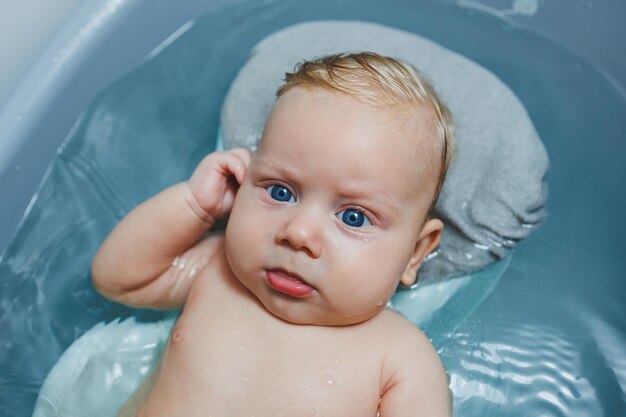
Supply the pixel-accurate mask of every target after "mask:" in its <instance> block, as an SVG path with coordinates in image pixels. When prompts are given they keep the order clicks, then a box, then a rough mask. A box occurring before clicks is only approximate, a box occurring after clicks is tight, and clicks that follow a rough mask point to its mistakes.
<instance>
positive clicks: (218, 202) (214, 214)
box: [187, 148, 252, 222]
mask: <svg viewBox="0 0 626 417" xmlns="http://www.w3.org/2000/svg"><path fill="white" fill-rule="evenodd" d="M251 158H252V154H251V153H250V151H249V150H248V149H246V148H234V149H231V150H229V151H225V152H213V153H211V154H209V155H207V156H206V157H205V158H204V159H203V160H202V161H200V163H199V164H198V166H197V167H196V170H195V171H194V173H193V174H192V175H191V178H189V180H188V181H187V184H188V186H189V190H190V191H191V195H192V196H193V200H194V201H192V202H191V204H192V208H193V209H194V211H196V214H198V215H199V216H200V217H201V218H203V219H205V220H207V221H208V222H215V221H216V220H218V219H221V218H223V217H225V216H226V215H228V214H229V213H230V211H231V210H232V208H233V202H234V201H235V194H237V190H238V189H239V185H240V184H241V183H242V181H243V178H244V176H245V175H246V172H247V170H248V165H249V164H250V159H251Z"/></svg>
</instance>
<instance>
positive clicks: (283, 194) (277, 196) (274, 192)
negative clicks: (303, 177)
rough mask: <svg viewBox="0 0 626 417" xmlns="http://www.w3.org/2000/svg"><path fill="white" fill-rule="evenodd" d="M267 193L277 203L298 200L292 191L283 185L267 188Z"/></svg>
mask: <svg viewBox="0 0 626 417" xmlns="http://www.w3.org/2000/svg"><path fill="white" fill-rule="evenodd" d="M267 192H268V193H269V194H270V196H271V197H272V198H273V199H274V200H276V201H286V202H292V203H295V202H296V198H295V197H294V196H293V195H292V194H291V191H289V190H288V189H287V188H286V187H283V186H282V185H278V184H274V185H270V186H269V187H267ZM292 200H293V201H292Z"/></svg>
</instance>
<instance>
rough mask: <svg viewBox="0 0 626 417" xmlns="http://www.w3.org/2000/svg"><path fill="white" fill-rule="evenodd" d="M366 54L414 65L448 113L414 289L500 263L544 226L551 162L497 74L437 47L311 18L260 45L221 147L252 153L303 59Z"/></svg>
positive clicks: (233, 98)
mask: <svg viewBox="0 0 626 417" xmlns="http://www.w3.org/2000/svg"><path fill="white" fill-rule="evenodd" d="M351 51H352V52H355V51H372V52H376V53H379V54H381V55H387V56H391V57H394V58H398V59H401V60H403V61H405V62H408V63H410V64H412V65H413V66H415V67H416V68H418V69H419V70H420V71H421V72H422V73H423V74H425V76H426V77H427V78H428V80H429V81H430V82H431V83H432V84H433V86H434V88H435V90H436V91H437V92H438V94H439V96H440V97H441V99H442V100H443V101H444V102H445V103H446V105H447V106H448V107H449V108H450V110H451V112H452V115H453V117H454V120H455V125H456V138H457V148H456V158H455V159H454V161H453V163H452V165H451V166H450V169H449V172H448V176H447V178H446V181H445V183H444V186H443V189H442V192H441V196H440V198H439V201H438V202H437V206H436V208H435V210H436V212H435V215H436V216H437V217H439V218H441V219H442V220H443V221H444V223H445V228H444V233H443V236H442V239H441V243H440V245H439V248H438V250H437V251H436V252H435V253H434V254H433V255H432V256H430V257H429V258H428V259H427V261H426V262H425V263H424V265H423V266H422V268H421V271H420V273H419V282H432V281H435V280H437V281H438V280H441V279H446V278H449V277H452V276H458V275H463V274H466V273H469V272H472V271H475V270H477V269H479V268H482V267H484V266H486V265H488V264H490V263H492V262H494V261H496V260H499V259H501V258H503V257H504V256H505V255H506V254H507V253H508V252H509V251H510V250H511V249H512V248H513V247H514V246H515V245H516V244H517V243H518V242H519V241H520V240H522V239H524V238H525V237H527V236H528V235H529V234H530V233H531V232H532V231H533V230H534V229H535V228H537V227H538V226H539V225H540V224H541V223H542V222H543V220H544V219H545V217H546V212H545V208H544V205H545V202H546V198H547V185H546V183H545V182H544V176H545V174H546V171H547V169H548V157H547V154H546V151H545V149H544V147H543V144H542V143H541V141H540V139H539V137H538V136H537V132H536V131H535V129H534V127H533V124H532V122H531V121H530V119H529V117H528V114H527V113H526V110H525V109H524V107H523V106H522V104H521V103H520V101H519V100H518V99H517V97H516V96H515V95H514V94H513V93H512V92H511V90H510V89H509V88H508V87H507V86H506V85H504V84H503V83H502V82H501V81H500V80H499V79H498V78H497V77H496V76H495V75H494V74H492V73H491V72H489V71H487V70H486V69H485V68H483V67H481V66H479V65H478V64H476V63H475V62H472V61H470V60H469V59H467V58H464V57H463V56H461V55H459V54H457V53H455V52H452V51H450V50H448V49H445V48H443V47H441V46H440V45H438V44H436V43H434V42H432V41H429V40H427V39H425V38H422V37H420V36H417V35H414V34H412V33H409V32H404V31H401V30H397V29H392V28H389V27H385V26H381V25H378V24H373V23H365V22H352V21H317V22H308V23H303V24H299V25H295V26H291V27H288V28H286V29H283V30H281V31H279V32H276V33H274V34H272V35H270V36H268V37H267V38H265V39H263V40H262V41H261V42H259V44H257V45H256V46H255V48H254V50H253V51H252V55H251V57H250V60H249V61H248V62H247V63H246V65H244V67H243V68H242V69H241V71H240V72H239V74H238V75H237V77H236V79H235V81H234V82H233V84H232V86H231V88H230V91H229V92H228V95H227V97H226V100H225V102H224V106H223V108H222V114H221V124H222V133H223V141H224V146H225V147H226V148H231V147H236V146H247V147H249V148H252V149H254V148H255V146H256V143H257V142H258V141H259V139H260V137H261V132H262V130H263V126H264V122H265V119H266V118H267V116H268V114H269V112H270V110H271V108H272V105H273V103H274V101H275V92H276V88H277V87H278V86H279V85H280V84H281V83H282V79H283V78H284V75H285V72H287V71H292V70H293V68H294V66H295V64H296V63H298V62H300V61H302V60H303V59H312V58H315V57H320V56H322V55H327V54H331V53H338V52H351Z"/></svg>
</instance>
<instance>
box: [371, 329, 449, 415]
mask: <svg viewBox="0 0 626 417" xmlns="http://www.w3.org/2000/svg"><path fill="white" fill-rule="evenodd" d="M402 327H404V329H403V330H402V331H401V332H400V333H399V334H398V337H396V338H394V341H393V347H392V348H391V349H390V352H389V353H388V355H387V357H386V358H385V362H384V365H383V373H382V375H383V378H384V379H383V380H384V381H385V384H384V386H383V393H382V396H381V402H380V417H452V414H453V412H452V396H451V394H450V390H449V389H448V377H447V375H446V372H445V369H444V367H443V364H442V363H441V359H439V355H438V354H437V351H436V350H435V348H434V347H433V345H432V344H431V343H430V341H429V340H428V338H427V337H426V336H425V335H424V334H423V333H422V332H421V331H420V330H419V329H417V328H416V327H414V326H413V325H411V324H410V323H408V322H406V323H405V324H403V326H402Z"/></svg>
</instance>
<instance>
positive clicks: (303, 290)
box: [265, 268, 315, 298]
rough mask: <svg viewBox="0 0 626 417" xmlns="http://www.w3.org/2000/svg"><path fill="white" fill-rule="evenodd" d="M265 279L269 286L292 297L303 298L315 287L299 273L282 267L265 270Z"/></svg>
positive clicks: (311, 293)
mask: <svg viewBox="0 0 626 417" xmlns="http://www.w3.org/2000/svg"><path fill="white" fill-rule="evenodd" d="M265 280H266V282H267V283H268V285H269V286H270V287H272V288H273V289H274V290H276V291H278V292H281V293H283V294H287V295H290V296H292V297H297V298H303V297H309V296H311V295H313V292H314V291H315V288H314V287H313V286H312V285H310V284H309V283H307V282H306V281H305V280H304V279H303V278H302V277H301V276H300V275H298V274H295V273H293V272H289V271H287V270H286V269H283V268H276V269H269V270H267V271H265Z"/></svg>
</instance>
